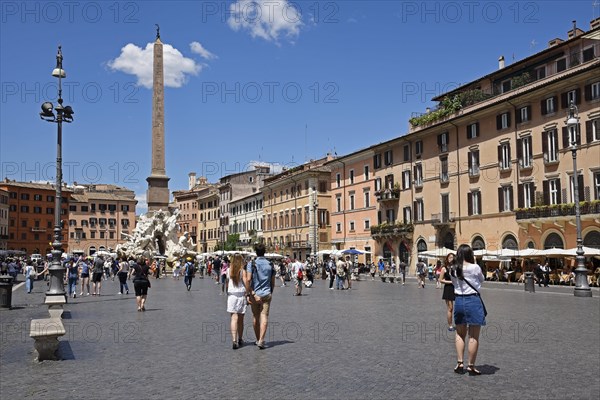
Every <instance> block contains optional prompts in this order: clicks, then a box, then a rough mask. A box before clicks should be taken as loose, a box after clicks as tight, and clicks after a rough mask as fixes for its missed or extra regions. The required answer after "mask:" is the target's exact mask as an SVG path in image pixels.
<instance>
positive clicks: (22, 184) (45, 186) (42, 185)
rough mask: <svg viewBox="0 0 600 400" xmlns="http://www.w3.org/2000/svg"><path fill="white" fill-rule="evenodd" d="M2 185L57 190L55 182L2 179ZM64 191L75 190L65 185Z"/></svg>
mask: <svg viewBox="0 0 600 400" xmlns="http://www.w3.org/2000/svg"><path fill="white" fill-rule="evenodd" d="M0 186H7V187H22V188H28V189H39V190H51V191H53V192H54V191H56V189H55V188H54V184H53V183H34V182H16V181H8V180H6V179H5V180H3V181H0ZM62 192H63V193H65V192H68V193H72V192H73V190H72V189H69V188H68V187H67V186H63V187H62Z"/></svg>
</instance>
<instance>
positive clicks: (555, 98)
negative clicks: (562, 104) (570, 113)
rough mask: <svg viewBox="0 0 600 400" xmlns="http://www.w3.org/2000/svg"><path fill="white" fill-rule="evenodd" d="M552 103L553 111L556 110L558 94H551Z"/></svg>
mask: <svg viewBox="0 0 600 400" xmlns="http://www.w3.org/2000/svg"><path fill="white" fill-rule="evenodd" d="M552 105H553V106H554V112H556V111H558V96H552Z"/></svg>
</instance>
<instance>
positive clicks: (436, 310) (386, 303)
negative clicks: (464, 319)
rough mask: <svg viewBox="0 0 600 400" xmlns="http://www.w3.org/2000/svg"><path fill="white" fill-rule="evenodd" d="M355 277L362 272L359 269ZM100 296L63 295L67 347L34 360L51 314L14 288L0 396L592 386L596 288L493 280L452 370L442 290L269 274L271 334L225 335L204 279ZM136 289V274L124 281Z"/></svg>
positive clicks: (347, 394)
mask: <svg viewBox="0 0 600 400" xmlns="http://www.w3.org/2000/svg"><path fill="white" fill-rule="evenodd" d="M363 279H364V278H363ZM103 285H104V287H103V293H102V296H100V297H94V296H89V297H83V298H79V297H78V298H76V299H69V303H68V304H67V305H66V306H65V310H66V311H67V312H66V313H65V316H64V317H66V318H65V319H64V320H63V321H64V323H65V326H66V328H67V334H66V335H65V336H63V337H62V338H61V345H60V352H61V356H62V358H63V360H62V361H44V362H37V361H34V357H35V354H34V350H33V340H32V339H30V338H29V321H30V320H31V319H32V318H45V317H48V312H47V309H46V307H45V306H42V305H41V304H42V302H43V299H44V294H43V291H44V290H46V288H45V285H44V284H43V283H41V282H37V284H36V287H35V288H34V293H33V294H30V295H28V294H26V293H25V288H23V287H20V288H18V289H17V290H16V291H15V292H14V293H13V294H14V296H13V306H15V309H13V310H6V311H1V312H0V333H1V335H2V336H1V341H0V398H2V399H12V398H25V399H32V398H36V399H37V398H39V399H41V398H60V399H67V398H77V399H78V398H82V399H83V398H85V399H107V398H115V399H120V398H128V399H166V398H177V399H179V398H251V399H254V398H301V399H308V398H310V399H317V398H340V399H363V398H367V397H369V398H371V399H380V398H407V399H420V398H423V399H433V398H436V399H437V398H442V399H452V398H479V399H485V398H494V399H496V398H501V399H502V398H506V399H513V398H520V399H527V398H529V399H540V398H544V399H565V398H571V399H598V398H599V394H600V293H599V291H598V289H597V288H594V289H593V295H594V297H593V298H591V299H589V298H576V297H574V296H573V289H572V288H565V287H550V288H537V287H536V289H537V292H536V293H535V294H531V293H526V292H524V291H523V286H522V285H520V286H517V285H514V284H513V285H503V284H495V283H489V284H485V285H484V289H483V291H482V294H483V297H484V300H485V302H486V306H487V308H488V312H489V315H488V318H487V320H488V325H487V326H486V327H485V328H484V329H483V330H482V335H481V346H480V351H479V356H478V362H477V366H478V368H479V369H480V370H481V371H482V372H483V375H482V376H478V377H471V376H468V375H457V374H455V373H454V372H453V371H452V368H453V367H454V365H455V361H456V360H455V359H456V355H455V350H454V335H453V333H450V332H447V330H446V324H445V305H444V303H443V301H442V300H441V295H442V293H441V290H437V289H435V286H434V285H432V284H428V285H427V286H426V287H425V289H419V288H417V285H416V280H414V279H410V280H408V281H407V283H406V285H404V286H402V285H400V284H397V283H394V284H392V283H383V282H381V281H371V280H370V279H369V280H366V281H361V282H354V283H353V285H352V290H347V291H336V290H328V289H327V285H326V284H325V282H324V281H316V282H315V286H314V287H313V288H311V289H304V292H303V293H304V294H305V295H304V296H301V297H294V296H292V293H293V291H294V289H293V287H291V286H288V287H285V288H280V287H277V288H276V290H275V293H274V297H273V303H272V309H271V318H270V330H269V332H268V337H267V339H268V344H269V347H268V348H267V349H265V350H263V351H261V350H258V348H257V347H255V346H253V345H251V344H250V343H252V342H253V340H254V335H253V333H252V329H251V328H250V323H251V313H250V310H248V314H247V320H246V323H245V325H246V331H245V333H244V336H245V339H246V341H247V343H248V344H247V345H246V346H244V347H243V348H241V349H239V350H235V351H234V350H232V349H231V342H230V336H229V332H228V327H229V315H228V314H227V313H226V312H225V306H226V304H225V303H226V296H220V295H219V286H217V285H215V284H214V282H213V281H212V280H209V279H195V280H194V283H193V288H192V290H191V291H190V292H187V291H186V290H185V286H184V283H183V280H181V281H173V280H172V279H171V278H168V279H160V280H158V281H155V280H153V281H152V288H151V289H150V294H149V299H148V303H147V308H148V310H147V311H146V312H145V313H140V312H137V311H136V306H135V300H134V296H133V290H131V293H132V294H129V295H119V294H117V291H118V282H116V281H115V282H113V281H110V280H109V281H104V283H103ZM132 289H133V288H132Z"/></svg>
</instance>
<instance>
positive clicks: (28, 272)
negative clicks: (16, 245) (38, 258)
mask: <svg viewBox="0 0 600 400" xmlns="http://www.w3.org/2000/svg"><path fill="white" fill-rule="evenodd" d="M23 275H25V290H27V293H31V291H32V290H33V281H34V280H35V279H36V278H37V273H36V272H35V268H34V267H33V265H32V264H31V263H30V262H28V263H27V265H25V267H24V268H23Z"/></svg>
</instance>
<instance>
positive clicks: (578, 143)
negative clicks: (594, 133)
mask: <svg viewBox="0 0 600 400" xmlns="http://www.w3.org/2000/svg"><path fill="white" fill-rule="evenodd" d="M576 140H577V146H581V124H577V136H576Z"/></svg>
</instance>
